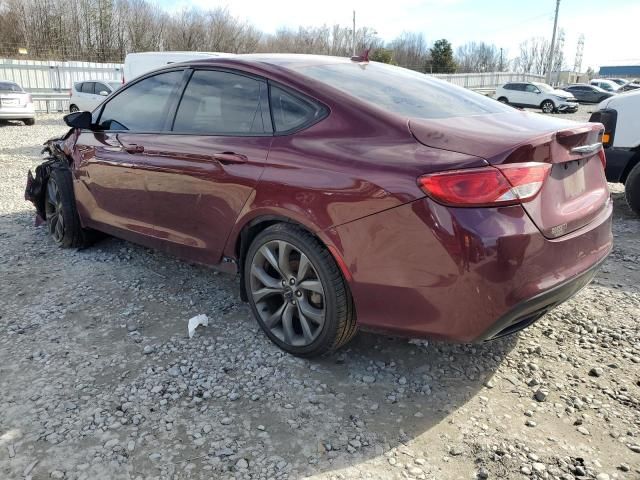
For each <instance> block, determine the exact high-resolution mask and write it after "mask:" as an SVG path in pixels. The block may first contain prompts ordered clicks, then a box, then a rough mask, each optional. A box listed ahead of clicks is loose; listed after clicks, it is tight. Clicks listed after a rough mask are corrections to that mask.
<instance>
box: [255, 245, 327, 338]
mask: <svg viewBox="0 0 640 480" xmlns="http://www.w3.org/2000/svg"><path fill="white" fill-rule="evenodd" d="M249 284H250V289H251V292H250V294H251V296H252V298H253V301H254V304H255V306H256V310H257V311H258V315H259V317H260V320H261V321H262V323H263V324H264V326H265V327H266V328H267V329H268V330H269V331H270V332H271V333H272V334H273V335H274V336H276V337H277V338H278V339H279V340H280V341H282V342H284V343H286V344H287V345H290V346H294V347H303V346H307V345H310V344H311V343H313V341H314V340H316V338H318V335H320V333H321V332H322V329H323V327H324V324H325V317H326V304H325V293H324V292H325V289H324V286H323V284H322V281H321V280H320V277H319V275H318V273H317V271H316V268H315V267H314V265H313V264H312V262H311V261H310V260H309V257H307V255H305V254H304V253H303V252H302V251H301V250H300V249H299V248H297V247H296V246H294V245H292V244H291V243H289V242H286V241H284V240H273V241H269V242H266V243H265V244H264V245H262V246H261V247H260V248H259V249H258V250H257V251H256V253H255V255H254V256H253V258H252V260H251V271H250V282H249Z"/></svg>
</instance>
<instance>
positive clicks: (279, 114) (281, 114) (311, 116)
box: [270, 86, 326, 133]
mask: <svg viewBox="0 0 640 480" xmlns="http://www.w3.org/2000/svg"><path fill="white" fill-rule="evenodd" d="M270 95H271V96H270V103H271V112H272V114H273V126H274V128H275V131H276V132H278V133H284V132H289V131H292V130H298V129H300V128H303V127H304V126H306V125H309V124H311V123H313V122H315V121H316V120H318V119H319V118H321V117H322V116H324V115H325V112H326V109H325V108H324V107H321V106H320V105H317V104H316V103H315V102H312V101H311V100H306V99H304V98H302V97H300V96H298V95H293V94H291V93H289V92H287V91H286V90H283V89H282V88H280V87H276V86H271V89H270Z"/></svg>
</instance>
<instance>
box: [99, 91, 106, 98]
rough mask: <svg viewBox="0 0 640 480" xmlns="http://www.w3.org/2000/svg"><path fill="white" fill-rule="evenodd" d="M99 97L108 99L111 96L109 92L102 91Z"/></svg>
mask: <svg viewBox="0 0 640 480" xmlns="http://www.w3.org/2000/svg"><path fill="white" fill-rule="evenodd" d="M98 95H102V96H103V97H107V96H109V92H107V91H106V90H100V93H99V94H98Z"/></svg>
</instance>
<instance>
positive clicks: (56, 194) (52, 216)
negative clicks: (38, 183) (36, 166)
mask: <svg viewBox="0 0 640 480" xmlns="http://www.w3.org/2000/svg"><path fill="white" fill-rule="evenodd" d="M45 212H46V215H47V225H48V227H49V233H50V234H51V236H52V237H53V239H54V240H55V241H56V242H57V243H61V242H62V239H63V237H64V216H63V215H62V201H61V199H60V190H59V189H58V185H57V184H56V182H54V181H53V180H52V179H49V181H48V182H47V196H46V199H45Z"/></svg>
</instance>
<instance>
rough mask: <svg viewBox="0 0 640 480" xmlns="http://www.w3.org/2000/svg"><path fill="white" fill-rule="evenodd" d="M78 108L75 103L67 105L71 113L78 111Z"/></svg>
mask: <svg viewBox="0 0 640 480" xmlns="http://www.w3.org/2000/svg"><path fill="white" fill-rule="evenodd" d="M79 111H80V109H79V108H78V106H77V105H73V104H72V105H69V112H71V113H73V112H79Z"/></svg>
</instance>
